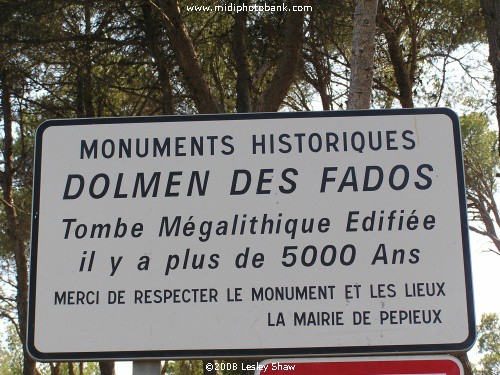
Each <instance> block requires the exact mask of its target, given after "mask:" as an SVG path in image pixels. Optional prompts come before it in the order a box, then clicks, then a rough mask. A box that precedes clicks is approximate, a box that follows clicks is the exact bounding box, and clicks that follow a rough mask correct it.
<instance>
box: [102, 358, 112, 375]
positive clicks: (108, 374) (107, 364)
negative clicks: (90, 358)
mask: <svg viewBox="0 0 500 375" xmlns="http://www.w3.org/2000/svg"><path fill="white" fill-rule="evenodd" d="M99 370H101V375H116V374H115V363H114V362H111V361H101V362H99Z"/></svg>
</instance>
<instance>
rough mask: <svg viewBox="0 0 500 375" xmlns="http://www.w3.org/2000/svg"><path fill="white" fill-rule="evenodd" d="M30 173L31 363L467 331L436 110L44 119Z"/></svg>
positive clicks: (453, 184) (458, 177)
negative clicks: (32, 197) (33, 175)
mask: <svg viewBox="0 0 500 375" xmlns="http://www.w3.org/2000/svg"><path fill="white" fill-rule="evenodd" d="M35 169H36V172H35V187H34V190H35V194H34V208H33V232H32V233H33V235H32V236H33V238H32V258H31V265H32V268H31V283H30V284H31V285H30V286H31V289H30V306H29V334H28V341H29V350H30V352H31V354H32V355H33V356H34V357H35V358H37V359H41V360H51V359H97V358H123V359H125V358H159V357H166V356H168V357H184V358H187V357H190V358H194V357H230V356H238V357H241V356H270V355H293V354H333V353H364V352H390V351H395V350H397V351H398V352H399V351H411V352H418V351H442V350H458V349H464V348H467V347H469V346H471V345H472V343H473V341H474V338H475V333H474V313H473V308H472V288H471V275H470V261H469V249H468V234H467V216H466V205H465V187H464V181H463V166H462V157H461V147H460V132H459V124H458V119H457V117H456V115H455V114H454V113H453V112H452V111H450V110H447V109H429V110H390V111H387V110H385V111H359V112H316V113H276V114H253V115H252V114H248V115H207V116H171V117H147V118H121V119H85V120H83V119H79V120H52V121H47V122H45V123H43V124H42V125H41V126H40V128H39V129H38V131H37V139H36V166H35Z"/></svg>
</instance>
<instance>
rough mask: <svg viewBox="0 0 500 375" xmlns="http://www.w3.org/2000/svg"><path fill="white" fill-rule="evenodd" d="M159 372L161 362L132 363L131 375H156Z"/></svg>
mask: <svg viewBox="0 0 500 375" xmlns="http://www.w3.org/2000/svg"><path fill="white" fill-rule="evenodd" d="M160 372H161V361H134V363H133V365H132V374H133V375H158V374H160Z"/></svg>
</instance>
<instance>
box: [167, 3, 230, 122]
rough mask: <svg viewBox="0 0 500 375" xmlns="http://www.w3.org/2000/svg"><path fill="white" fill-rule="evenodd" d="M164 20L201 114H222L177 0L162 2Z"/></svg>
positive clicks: (176, 55)
mask: <svg viewBox="0 0 500 375" xmlns="http://www.w3.org/2000/svg"><path fill="white" fill-rule="evenodd" d="M159 3H160V8H161V11H162V12H163V19H164V21H165V24H166V25H167V30H168V37H169V40H170V43H171V47H172V50H173V51H174V54H175V57H176V59H177V62H178V63H179V67H180V68H181V71H182V73H183V76H184V79H185V80H186V82H187V86H188V87H187V88H188V90H189V91H190V92H191V95H192V98H193V101H194V103H195V105H196V108H198V111H199V112H200V113H219V112H221V110H220V107H219V104H218V103H217V100H216V99H215V97H214V96H213V94H212V91H211V89H210V86H209V84H208V82H207V80H206V79H205V76H204V72H203V69H202V67H201V64H200V61H199V59H198V56H197V55H196V51H195V50H194V46H193V43H192V41H191V38H190V37H189V35H188V32H187V30H186V25H185V24H184V22H183V21H182V18H181V15H180V12H179V7H178V5H177V0H160V2H159Z"/></svg>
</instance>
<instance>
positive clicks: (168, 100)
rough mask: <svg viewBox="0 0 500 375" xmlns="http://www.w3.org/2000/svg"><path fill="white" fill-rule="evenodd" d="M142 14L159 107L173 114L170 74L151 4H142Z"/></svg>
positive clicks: (168, 113)
mask: <svg viewBox="0 0 500 375" xmlns="http://www.w3.org/2000/svg"><path fill="white" fill-rule="evenodd" d="M142 14H143V16H144V34H145V37H146V43H147V45H148V48H149V50H150V52H151V55H152V56H153V58H154V66H155V68H156V71H157V72H158V84H159V86H160V91H161V109H162V114H164V115H173V114H174V99H173V94H172V86H171V84H170V76H169V72H168V67H167V61H166V59H165V55H164V53H163V50H162V48H161V45H160V44H159V41H158V39H159V37H160V36H159V34H158V30H159V28H158V27H157V26H156V22H157V21H156V19H155V17H154V15H153V10H152V9H151V4H149V3H143V4H142Z"/></svg>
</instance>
